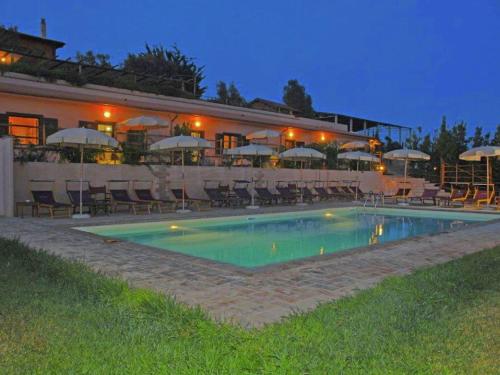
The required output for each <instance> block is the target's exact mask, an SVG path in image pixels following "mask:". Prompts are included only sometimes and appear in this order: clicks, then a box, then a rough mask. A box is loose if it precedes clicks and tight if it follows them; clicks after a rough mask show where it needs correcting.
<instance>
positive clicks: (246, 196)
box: [233, 187, 252, 205]
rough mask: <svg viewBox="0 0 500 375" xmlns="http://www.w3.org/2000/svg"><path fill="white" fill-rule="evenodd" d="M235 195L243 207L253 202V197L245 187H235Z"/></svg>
mask: <svg viewBox="0 0 500 375" xmlns="http://www.w3.org/2000/svg"><path fill="white" fill-rule="evenodd" d="M233 193H234V195H235V197H236V198H237V200H238V203H240V204H241V205H245V204H250V203H251V202H252V195H251V194H250V193H249V192H248V190H247V188H244V187H238V188H236V187H233Z"/></svg>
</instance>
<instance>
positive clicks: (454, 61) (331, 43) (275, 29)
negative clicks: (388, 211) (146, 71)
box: [0, 0, 500, 131]
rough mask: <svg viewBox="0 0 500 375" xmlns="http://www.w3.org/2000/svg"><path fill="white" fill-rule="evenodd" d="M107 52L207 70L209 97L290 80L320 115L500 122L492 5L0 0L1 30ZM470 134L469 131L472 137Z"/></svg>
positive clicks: (272, 93)
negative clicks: (223, 84)
mask: <svg viewBox="0 0 500 375" xmlns="http://www.w3.org/2000/svg"><path fill="white" fill-rule="evenodd" d="M41 17H45V18H46V19H47V24H48V36H49V37H50V38H53V39H58V40H62V41H65V42H66V43H67V46H66V47H64V48H63V49H62V50H60V57H64V58H66V57H69V56H74V54H75V52H76V51H77V50H80V51H86V50H89V49H91V50H94V51H96V52H103V53H108V54H110V55H111V57H112V62H113V63H118V62H120V61H121V60H122V59H123V58H124V57H125V56H126V54H127V52H129V51H133V52H137V51H140V50H142V49H143V46H144V44H145V42H148V43H150V44H163V45H165V46H170V45H172V44H174V43H176V44H177V45H178V46H179V47H180V48H181V50H182V51H183V52H185V53H186V54H188V55H191V56H193V57H196V59H197V62H198V63H199V64H201V65H205V66H206V76H207V79H206V84H207V85H208V87H209V90H208V93H207V94H208V95H212V96H213V95H214V94H215V83H216V82H217V81H218V80H224V81H228V82H230V81H234V82H235V83H236V85H237V87H238V88H239V89H240V91H241V92H242V94H243V95H244V96H245V97H246V98H247V99H253V98H254V97H264V98H268V99H273V100H281V97H282V89H283V86H284V84H285V83H286V81H287V80H288V79H291V78H297V79H298V80H299V81H300V82H301V83H302V84H304V85H305V86H306V89H307V91H308V92H309V93H310V94H311V95H312V98H313V105H314V107H315V109H316V110H321V111H331V112H338V113H345V114H350V115H354V116H359V117H366V118H370V119H374V120H379V121H385V122H392V123H398V124H403V125H409V126H419V125H421V126H423V127H424V129H426V130H432V129H434V128H435V127H437V126H438V125H439V123H440V118H441V116H442V115H444V114H445V115H447V117H448V120H449V123H454V122H456V121H460V120H464V121H466V122H467V123H468V124H469V128H472V127H473V126H476V125H480V126H483V127H484V128H485V129H487V130H493V129H494V128H495V127H496V125H497V124H500V21H499V19H500V0H477V1H464V0H455V1H448V0H446V1H445V0H434V1H430V0H331V1H327V0H315V1H313V0H310V1H293V0H266V1H261V0H254V1H235V0H212V1H208V0H199V1H194V0H183V1H151V0H141V1H137V0H133V1H131V0H120V1H111V0H109V1H70V0H68V1H22V0H2V5H1V13H0V24H4V25H6V26H10V25H17V26H18V27H19V29H20V31H23V32H26V33H34V34H38V33H39V20H40V18H41ZM471 130H472V129H469V131H471Z"/></svg>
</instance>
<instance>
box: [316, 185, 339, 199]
mask: <svg viewBox="0 0 500 375" xmlns="http://www.w3.org/2000/svg"><path fill="white" fill-rule="evenodd" d="M314 190H316V193H318V197H319V200H320V201H327V200H329V199H332V198H334V197H335V194H333V193H329V192H328V190H326V188H325V187H322V186H318V187H315V188H314Z"/></svg>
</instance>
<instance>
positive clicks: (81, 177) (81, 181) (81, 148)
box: [80, 145, 83, 216]
mask: <svg viewBox="0 0 500 375" xmlns="http://www.w3.org/2000/svg"><path fill="white" fill-rule="evenodd" d="M82 198H83V145H80V216H82V214H83V202H82Z"/></svg>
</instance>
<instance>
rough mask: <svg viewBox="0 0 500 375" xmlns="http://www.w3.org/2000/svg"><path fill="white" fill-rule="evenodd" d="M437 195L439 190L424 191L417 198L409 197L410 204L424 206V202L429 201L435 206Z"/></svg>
mask: <svg viewBox="0 0 500 375" xmlns="http://www.w3.org/2000/svg"><path fill="white" fill-rule="evenodd" d="M438 193H439V189H424V191H423V192H422V194H420V195H419V196H414V197H410V203H412V202H419V203H421V204H425V202H428V201H431V202H432V204H433V205H434V206H435V205H436V202H437V195H438Z"/></svg>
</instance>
